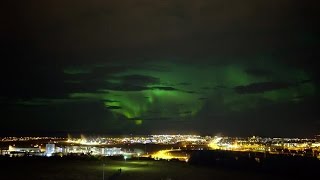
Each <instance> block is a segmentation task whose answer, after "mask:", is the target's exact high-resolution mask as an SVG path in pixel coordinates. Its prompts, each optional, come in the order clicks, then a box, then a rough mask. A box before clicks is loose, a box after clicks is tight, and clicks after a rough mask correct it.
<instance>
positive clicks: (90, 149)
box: [0, 135, 320, 161]
mask: <svg viewBox="0 0 320 180" xmlns="http://www.w3.org/2000/svg"><path fill="white" fill-rule="evenodd" d="M0 144H1V146H0V148H1V151H0V155H2V156H8V157H21V156H47V157H50V156H61V157H62V156H68V155H75V156H81V155H91V156H122V157H123V158H124V159H130V158H140V157H141V158H146V157H148V158H152V159H155V160H161V159H164V160H172V159H176V160H180V161H188V159H189V157H190V153H191V152H193V151H203V150H217V151H234V152H247V153H249V154H248V156H250V152H251V153H260V154H264V155H265V156H267V155H287V156H301V157H315V158H318V159H320V135H316V136H315V137H314V138H270V137H259V136H252V137H227V136H199V135H147V136H127V137H86V136H84V135H81V137H78V138H75V137H71V136H69V137H2V138H0Z"/></svg>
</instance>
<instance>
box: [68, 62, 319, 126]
mask: <svg viewBox="0 0 320 180" xmlns="http://www.w3.org/2000/svg"><path fill="white" fill-rule="evenodd" d="M145 67H161V69H164V70H159V69H152V68H141V67H139V68H135V69H134V68H131V69H130V70H124V71H121V72H119V73H114V74H112V76H106V77H105V79H103V82H105V83H106V84H108V83H109V84H110V83H111V84H113V85H117V86H119V85H121V84H123V83H126V84H128V83H129V84H130V86H131V85H132V86H136V85H137V84H138V85H143V88H141V89H133V90H130V89H115V88H108V87H107V88H105V89H97V91H95V92H91V93H80V92H78V93H77V92H75V93H71V94H70V95H69V98H71V99H79V100H83V99H87V100H96V101H101V103H103V104H104V106H105V107H106V109H109V110H110V111H112V112H113V113H114V115H115V117H116V118H121V117H125V118H126V119H127V120H129V121H131V122H132V123H134V124H136V125H143V123H144V122H145V121H151V120H153V119H175V120H182V121H184V120H188V119H190V118H195V117H196V116H197V114H198V112H199V111H200V110H201V109H202V108H203V106H204V105H205V104H206V103H208V102H211V103H214V104H218V105H219V106H220V107H221V109H223V111H224V112H226V113H228V112H241V111H245V110H248V109H254V108H257V107H259V106H263V105H265V104H270V103H280V102H294V103H299V102H300V101H301V100H303V98H304V97H308V96H312V95H313V94H314V93H315V86H314V84H313V83H312V82H311V81H308V80H309V79H310V77H309V76H308V74H307V73H306V72H304V71H303V70H299V69H294V68H288V67H285V66H281V65H278V64H273V63H268V64H260V65H256V64H253V65H246V66H245V65H243V64H242V65H238V64H231V65H230V64H222V65H203V64H202V65H188V64H183V63H179V62H176V63H172V62H170V63H169V62H163V61H161V63H159V61H158V63H157V62H153V63H150V62H149V63H148V64H146V66H145ZM248 67H254V68H255V69H263V72H265V73H261V74H253V73H250V72H248ZM65 72H66V73H67V74H69V75H70V76H72V77H73V78H75V79H76V77H77V75H83V74H85V75H87V74H88V73H89V72H88V71H81V70H76V68H75V69H70V68H69V69H68V71H65ZM70 72H74V73H70ZM128 76H139V77H150V79H152V78H153V79H159V81H156V82H140V81H139V80H138V82H137V80H134V81H132V82H124V80H123V77H128ZM272 81H276V82H286V83H287V84H288V85H287V86H285V87H280V88H274V89H268V90H265V91H261V92H248V93H238V92H237V91H236V90H235V87H238V86H247V85H250V84H252V83H264V82H272Z"/></svg>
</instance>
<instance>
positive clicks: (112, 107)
mask: <svg viewBox="0 0 320 180" xmlns="http://www.w3.org/2000/svg"><path fill="white" fill-rule="evenodd" d="M106 108H107V109H121V106H106Z"/></svg>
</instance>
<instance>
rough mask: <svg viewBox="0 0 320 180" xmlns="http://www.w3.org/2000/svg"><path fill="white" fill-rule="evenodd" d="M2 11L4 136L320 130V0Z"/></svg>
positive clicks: (28, 0)
mask: <svg viewBox="0 0 320 180" xmlns="http://www.w3.org/2000/svg"><path fill="white" fill-rule="evenodd" d="M2 8H3V10H1V18H0V20H1V28H0V32H1V34H0V38H1V50H0V53H1V55H0V58H1V61H0V63H1V66H0V68H1V88H0V91H1V93H0V106H1V108H0V121H1V125H0V132H1V133H2V134H10V135H11V134H19V133H20V134H21V133H26V134H28V133H29V134H30V133H31V134H32V133H49V132H50V133H55V132H71V133H75V132H79V133H81V132H83V133H89V134H90V133H93V134H153V133H197V134H208V135H216V134H223V135H230V136H249V135H260V136H273V137H274V136H290V137H297V136H298V137H310V136H311V137H312V136H313V135H315V134H318V133H319V132H320V119H319V109H318V108H316V107H317V106H319V73H318V69H319V66H318V65H317V61H318V60H319V57H320V55H319V52H320V51H319V48H318V47H317V46H319V41H320V38H319V34H318V31H319V28H317V26H316V25H317V23H318V21H319V12H320V11H319V6H318V5H317V4H316V1H294V0H270V1H258V0H252V1H239V0H234V1H226V0H197V1H195V0H152V1H151V0H134V1H133V0H90V1H89V0H88V1H85V0H77V1H56V0H45V1H42V0H25V1H21V2H19V1H10V2H8V4H6V5H5V6H2Z"/></svg>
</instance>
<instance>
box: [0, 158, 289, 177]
mask: <svg viewBox="0 0 320 180" xmlns="http://www.w3.org/2000/svg"><path fill="white" fill-rule="evenodd" d="M0 163H1V166H0V173H1V175H0V179H3V180H6V179H8V180H9V179H45V180H51V179H93V180H94V179H102V176H103V175H102V174H103V169H104V175H105V179H119V180H121V179H123V180H126V179H128V180H129V179H130V180H132V179H159V180H161V179H164V180H169V179H170V180H177V179H179V180H180V179H181V180H185V179H196V180H200V179H246V180H250V179H286V177H285V176H279V175H277V176H275V175H268V174H267V173H258V172H250V171H236V170H225V169H215V168H210V167H195V166H191V165H188V164H187V163H182V162H168V161H143V160H140V161H138V160H135V161H131V160H127V161H116V160H105V161H98V160H59V159H54V160H52V159H37V160H34V159H33V160H30V159H26V160H25V159H24V160H22V159H17V158H15V159H12V160H5V161H3V160H0ZM103 164H105V165H104V166H103ZM120 168H121V173H120V172H119V169H120Z"/></svg>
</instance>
